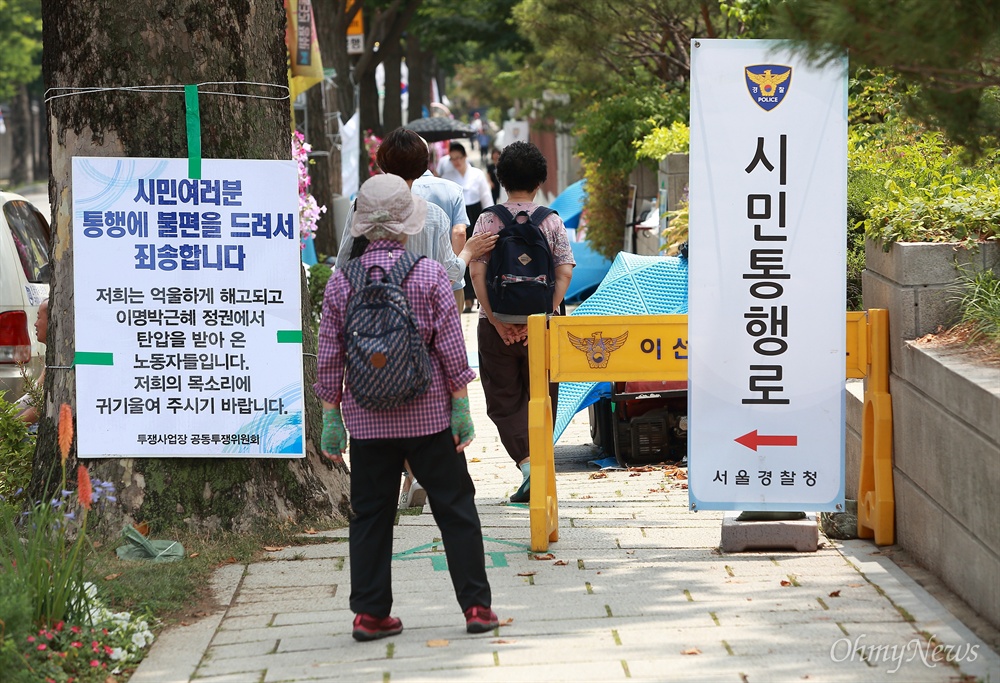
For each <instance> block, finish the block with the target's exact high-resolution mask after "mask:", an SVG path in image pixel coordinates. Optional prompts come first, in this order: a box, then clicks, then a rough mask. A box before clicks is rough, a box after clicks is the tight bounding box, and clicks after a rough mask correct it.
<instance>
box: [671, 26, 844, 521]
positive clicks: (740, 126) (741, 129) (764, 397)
mask: <svg viewBox="0 0 1000 683" xmlns="http://www.w3.org/2000/svg"><path fill="white" fill-rule="evenodd" d="M691 54H692V60H691V150H690V155H691V156H690V169H691V171H690V173H691V176H690V270H689V308H688V310H689V313H688V326H689V327H688V336H689V344H690V349H691V351H690V358H689V370H688V372H689V384H688V401H689V407H688V410H689V419H690V421H689V429H690V431H689V437H688V462H689V472H688V476H689V480H690V481H689V497H690V505H691V508H692V509H695V510H706V509H709V510H760V511H820V510H831V511H832V510H836V509H842V507H841V506H842V505H843V502H844V428H845V372H846V371H845V354H846V348H845V345H846V342H845V337H846V329H845V328H846V322H845V314H844V311H845V301H846V296H845V289H846V224H847V215H846V206H847V58H846V55H845V56H844V58H843V59H838V60H834V61H833V62H831V63H829V64H827V65H825V66H814V65H810V64H809V63H808V62H807V61H806V59H805V58H804V57H803V56H801V55H800V54H798V53H796V52H794V51H791V50H790V49H789V46H788V44H787V43H782V42H779V41H762V40H694V41H692V49H691Z"/></svg>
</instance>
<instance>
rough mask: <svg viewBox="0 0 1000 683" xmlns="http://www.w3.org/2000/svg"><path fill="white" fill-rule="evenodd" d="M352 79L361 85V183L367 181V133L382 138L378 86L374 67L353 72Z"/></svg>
mask: <svg viewBox="0 0 1000 683" xmlns="http://www.w3.org/2000/svg"><path fill="white" fill-rule="evenodd" d="M354 77H355V78H357V79H358V80H359V81H360V83H361V103H360V107H359V108H360V110H361V156H360V157H359V159H358V173H359V174H360V175H359V176H358V182H359V183H363V182H365V181H366V180H368V175H369V170H368V164H369V158H368V150H367V149H366V147H365V140H366V139H367V138H368V131H371V132H372V133H374V134H375V135H376V136H377V137H382V135H383V133H382V117H381V116H380V114H379V110H378V86H376V84H375V66H374V65H373V66H372V67H371V68H370V69H368V70H366V71H362V72H360V73H358V72H355V74H354Z"/></svg>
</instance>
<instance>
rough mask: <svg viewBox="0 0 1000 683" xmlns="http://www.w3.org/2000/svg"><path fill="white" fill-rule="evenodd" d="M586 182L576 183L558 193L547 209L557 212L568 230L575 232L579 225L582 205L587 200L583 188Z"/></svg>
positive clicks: (579, 181)
mask: <svg viewBox="0 0 1000 683" xmlns="http://www.w3.org/2000/svg"><path fill="white" fill-rule="evenodd" d="M586 182H587V181H585V180H578V181H576V182H575V183H573V184H572V185H570V186H569V187H567V188H566V189H565V190H563V191H562V192H560V193H559V196H558V197H556V198H555V199H554V200H552V203H551V204H550V205H549V208H551V209H553V210H555V211H557V212H559V217H560V218H562V222H563V224H564V225H565V226H566V227H567V228H569V229H570V230H576V228H577V227H578V226H579V225H580V214H582V213H583V204H584V202H585V201H586V199H587V190H586V189H585V188H584V186H585V184H586Z"/></svg>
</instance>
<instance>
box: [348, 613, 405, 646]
mask: <svg viewBox="0 0 1000 683" xmlns="http://www.w3.org/2000/svg"><path fill="white" fill-rule="evenodd" d="M402 632H403V622H402V621H400V620H399V619H397V618H396V617H382V618H381V619H379V618H378V617H373V616H372V615H370V614H357V615H355V617H354V632H353V633H352V634H351V635H353V636H354V640H377V639H379V638H385V637H386V636H394V635H397V634H399V633H402Z"/></svg>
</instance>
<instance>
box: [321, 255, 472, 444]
mask: <svg viewBox="0 0 1000 683" xmlns="http://www.w3.org/2000/svg"><path fill="white" fill-rule="evenodd" d="M387 249H388V250H389V251H386V250H387ZM401 253H402V249H401V248H400V246H399V243H398V242H393V241H391V240H376V241H375V242H373V243H372V244H371V245H370V246H369V247H368V250H367V251H366V252H365V253H364V254H363V255H361V256H360V257H359V258H360V259H361V262H362V263H364V264H365V267H370V266H372V265H375V264H377V265H380V266H382V267H384V268H385V270H386V272H388V270H389V268H391V267H392V264H393V263H394V262H395V259H396V258H397V256H398V255H399V254H401ZM403 290H404V291H405V292H406V296H407V298H408V299H409V300H410V307H411V308H412V309H413V315H414V317H415V318H416V320H417V327H418V328H419V329H420V334H421V336H423V338H424V341H425V342H426V343H427V349H428V351H429V352H430V356H431V371H432V373H431V374H432V377H431V385H430V387H429V388H428V389H427V391H426V392H425V393H424V394H423V395H422V396H420V397H418V398H416V399H414V400H413V401H412V402H410V403H408V404H406V405H405V406H401V407H399V408H394V409H392V410H384V411H379V412H373V411H369V410H365V409H364V408H361V407H360V406H358V404H357V403H355V402H354V399H353V397H352V396H351V388H350V387H346V388H345V387H344V365H345V359H344V349H345V345H344V313H345V311H346V310H347V299H348V297H349V296H350V295H351V285H350V284H349V283H348V282H347V277H346V276H345V275H344V273H343V272H342V271H335V272H334V274H333V276H331V277H330V281H329V282H328V283H327V285H326V292H325V294H324V296H323V319H322V322H321V323H320V326H319V353H318V356H319V365H318V373H317V374H318V380H317V382H316V383H315V384H314V385H313V389H315V391H316V395H317V396H319V397H320V398H321V399H322V400H324V401H326V402H327V403H332V404H335V405H336V404H338V403H339V404H341V407H342V409H343V414H344V424H345V425H346V427H347V431H348V432H350V434H351V437H353V438H355V439H396V438H404V437H410V436H424V435H427V434H436V433H437V432H440V431H441V430H443V429H445V428H447V427H449V426H450V425H451V394H452V392H453V391H457V390H459V389H461V388H462V387H464V386H465V385H467V384H468V383H469V382H471V381H472V380H473V379H475V377H476V373H475V372H473V370H472V369H471V368H470V367H469V357H468V354H467V352H466V350H465V338H464V337H463V336H462V327H461V323H460V321H459V316H458V308H457V307H456V306H455V296H454V294H452V291H451V284H450V283H449V282H448V275H447V274H446V273H445V270H444V268H442V267H441V264H439V263H438V262H437V261H432V260H431V259H428V258H425V259H421V260H420V262H418V263H417V265H416V266H414V267H413V270H411V271H410V274H409V276H408V277H407V278H406V280H404V281H403Z"/></svg>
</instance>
